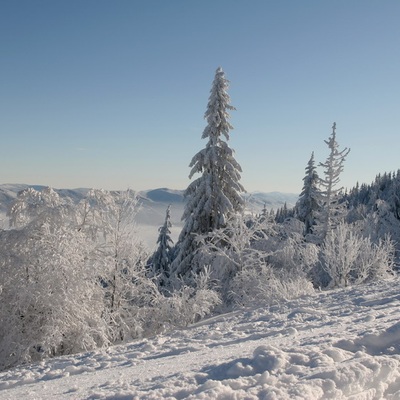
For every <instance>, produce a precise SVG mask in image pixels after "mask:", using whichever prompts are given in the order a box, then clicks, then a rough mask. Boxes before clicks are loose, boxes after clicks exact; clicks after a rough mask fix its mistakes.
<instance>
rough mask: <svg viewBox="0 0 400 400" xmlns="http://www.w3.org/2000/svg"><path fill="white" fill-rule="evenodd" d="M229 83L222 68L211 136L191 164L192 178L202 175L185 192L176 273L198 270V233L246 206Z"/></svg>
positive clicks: (208, 115) (209, 113)
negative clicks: (231, 143)
mask: <svg viewBox="0 0 400 400" xmlns="http://www.w3.org/2000/svg"><path fill="white" fill-rule="evenodd" d="M228 85H229V81H228V80H227V79H226V78H225V74H224V71H223V70H222V68H218V69H217V71H216V73H215V78H214V82H213V84H212V88H211V94H210V97H209V101H208V106H207V110H206V112H205V119H206V120H207V126H206V128H205V129H204V132H203V135H202V139H208V143H207V145H206V147H205V148H204V149H202V150H201V151H199V152H198V153H197V154H196V155H195V156H194V157H193V159H192V161H191V163H190V165H189V166H190V167H191V168H192V169H191V172H190V175H189V178H192V177H193V175H195V174H197V173H200V174H201V176H200V177H199V178H197V179H196V180H194V181H193V182H192V183H191V184H190V185H189V186H188V188H187V189H186V191H185V197H186V199H187V203H186V207H185V211H184V214H183V216H182V219H183V220H184V221H185V224H184V227H183V229H182V232H181V234H180V236H179V241H178V246H177V251H178V252H177V256H176V258H175V260H174V262H173V265H172V266H173V271H174V273H175V275H176V276H185V275H188V274H190V272H191V271H194V272H196V271H195V270H196V269H197V267H195V266H193V265H192V261H193V257H194V255H195V252H196V249H197V244H196V240H195V235H196V234H204V233H207V232H211V231H213V230H216V229H219V228H221V227H224V226H225V224H226V222H227V220H228V219H229V218H230V217H231V216H232V215H234V214H235V213H236V212H238V211H241V210H242V208H243V206H244V201H243V199H242V197H241V195H240V193H241V192H244V188H243V186H242V185H241V184H240V183H239V180H240V172H241V171H242V169H241V167H240V165H239V164H238V163H237V161H236V160H235V158H234V152H233V150H232V149H231V148H230V147H229V146H228V144H227V142H226V141H227V140H229V131H230V130H231V129H233V127H232V125H231V124H230V123H229V118H230V116H229V113H228V111H229V110H234V109H235V108H234V107H232V106H231V105H230V104H229V103H230V97H229V95H228V93H227V89H228Z"/></svg>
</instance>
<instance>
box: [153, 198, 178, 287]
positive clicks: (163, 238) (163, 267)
mask: <svg viewBox="0 0 400 400" xmlns="http://www.w3.org/2000/svg"><path fill="white" fill-rule="evenodd" d="M171 227H172V223H171V206H168V208H167V211H166V213H165V222H164V225H163V226H161V227H160V228H159V229H158V232H159V235H158V239H157V244H158V247H157V250H156V251H155V253H154V255H153V257H152V259H151V272H152V274H153V276H155V277H156V278H157V282H158V285H159V287H163V286H165V285H166V283H167V281H168V278H169V275H170V273H171V271H170V267H171V262H172V258H173V244H174V243H173V241H172V239H171Z"/></svg>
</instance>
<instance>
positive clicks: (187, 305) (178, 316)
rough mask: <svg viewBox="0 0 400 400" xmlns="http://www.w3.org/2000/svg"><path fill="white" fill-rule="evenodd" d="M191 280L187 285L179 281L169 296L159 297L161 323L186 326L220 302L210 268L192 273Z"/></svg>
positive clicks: (202, 316) (203, 315) (206, 313)
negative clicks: (178, 285)
mask: <svg viewBox="0 0 400 400" xmlns="http://www.w3.org/2000/svg"><path fill="white" fill-rule="evenodd" d="M192 282H193V284H192V285H187V284H185V283H184V282H183V281H181V286H180V287H179V288H178V289H176V290H174V291H173V292H172V293H171V295H170V296H168V297H161V298H160V299H159V300H160V304H159V315H160V321H162V323H163V324H166V325H167V326H187V325H189V324H191V323H193V322H196V321H198V320H199V319H201V318H204V317H205V316H206V315H208V314H210V312H211V311H212V310H213V308H215V307H216V306H217V305H219V304H220V303H221V298H220V295H219V293H218V292H217V291H216V290H215V284H214V283H213V281H212V279H211V272H210V268H208V267H205V268H204V269H203V271H201V272H200V273H199V274H196V275H193V276H192Z"/></svg>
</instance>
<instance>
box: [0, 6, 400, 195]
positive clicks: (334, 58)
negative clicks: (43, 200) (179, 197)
mask: <svg viewBox="0 0 400 400" xmlns="http://www.w3.org/2000/svg"><path fill="white" fill-rule="evenodd" d="M399 21H400V1H398V0H382V1H377V0H373V1H371V0H351V1H349V0H335V1H328V0H326V1H325V0H313V1H311V0H302V1H297V0H292V1H288V0H274V1H270V0H251V1H248V0H197V1H194V0H193V1H188V0H179V1H178V0H169V1H167V0H141V1H138V0H115V1H111V0H106V1H104V0H63V1H62V0H57V1H55V0H26V1H22V0H0V72H1V73H0V139H1V142H0V143H1V146H0V183H28V184H42V185H48V186H52V187H55V188H77V187H94V188H104V189H126V188H128V187H129V188H132V189H135V190H144V189H150V188H157V187H169V188H173V189H185V188H186V187H187V185H188V184H189V182H190V181H189V179H188V174H189V172H190V169H189V167H188V165H189V163H190V161H191V159H192V156H193V155H194V154H195V153H197V152H198V151H199V150H200V149H201V148H203V147H204V146H205V144H206V141H205V140H202V139H201V134H202V132H203V129H204V127H205V124H206V122H205V120H204V118H203V116H204V112H205V110H206V105H207V101H208V96H209V91H210V88H211V83H212V80H213V78H214V73H215V70H216V69H217V67H218V66H221V67H222V68H223V69H224V71H225V73H226V77H227V78H228V79H229V80H230V81H231V85H230V89H229V94H230V96H231V100H232V105H233V106H235V107H236V108H237V111H232V112H231V123H232V125H233V126H234V127H235V129H234V130H233V131H232V132H231V140H230V142H229V143H230V146H231V147H232V148H233V149H234V150H235V152H236V159H237V161H238V162H239V163H240V164H241V166H242V169H243V174H242V180H241V182H242V184H243V185H244V187H245V188H246V189H247V190H248V191H256V190H258V191H282V192H293V193H298V192H299V191H300V190H301V188H302V183H303V182H302V178H303V177H304V169H305V167H306V165H307V162H308V160H309V158H310V155H311V152H312V151H314V152H315V159H316V161H317V162H320V161H325V159H326V157H327V156H328V148H327V146H326V144H325V143H324V140H325V139H327V138H328V137H329V135H330V133H331V126H332V123H333V122H334V121H336V123H337V139H338V142H339V144H340V146H341V148H343V147H350V148H351V152H350V154H349V156H348V158H347V161H346V163H345V170H344V172H343V174H342V184H343V185H344V186H346V187H352V186H354V185H355V183H356V182H357V181H359V182H360V183H363V182H366V183H370V182H371V181H372V180H373V179H374V177H375V175H376V174H377V173H379V172H385V171H386V172H388V171H394V170H397V169H398V168H400V156H399V153H400V144H399V138H400V135H399V129H400V79H399V78H400V23H399Z"/></svg>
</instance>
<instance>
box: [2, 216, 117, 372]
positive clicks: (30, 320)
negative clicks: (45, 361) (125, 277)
mask: <svg viewBox="0 0 400 400" xmlns="http://www.w3.org/2000/svg"><path fill="white" fill-rule="evenodd" d="M0 246H1V249H0V254H1V268H0V280H1V282H2V291H1V293H0V360H1V368H6V367H9V366H12V365H15V364H17V363H21V362H30V361H35V360H39V359H42V358H46V357H49V356H54V355H59V354H70V353H75V352H79V351H86V350H91V349H94V348H96V347H101V346H104V345H107V344H108V343H109V339H108V328H107V325H106V323H105V321H104V320H103V318H102V312H103V296H102V289H101V287H100V285H99V283H98V281H97V279H96V276H95V275H94V274H93V271H92V270H91V269H89V268H87V265H86V259H87V257H88V255H89V250H90V247H89V246H88V243H87V242H86V240H85V237H84V236H83V235H82V234H81V233H79V232H76V231H73V230H70V229H66V228H65V227H63V226H55V225H52V224H49V223H46V224H40V225H38V226H37V225H36V224H34V222H32V223H31V224H29V225H27V226H26V227H25V228H24V229H21V230H12V231H3V232H2V233H1V240H0Z"/></svg>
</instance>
